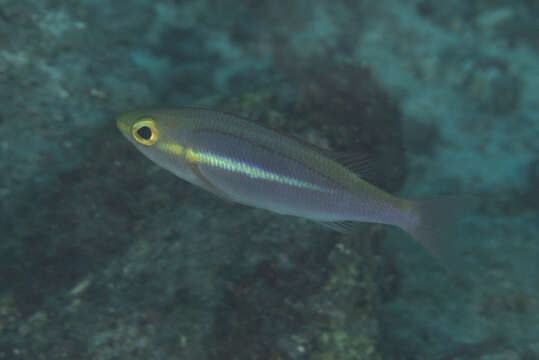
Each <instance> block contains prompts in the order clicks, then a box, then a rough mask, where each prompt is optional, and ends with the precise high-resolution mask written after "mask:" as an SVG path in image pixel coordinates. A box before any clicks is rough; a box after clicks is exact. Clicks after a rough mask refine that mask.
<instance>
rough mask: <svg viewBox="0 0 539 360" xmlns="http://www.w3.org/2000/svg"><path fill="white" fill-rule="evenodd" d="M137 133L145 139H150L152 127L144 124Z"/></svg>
mask: <svg viewBox="0 0 539 360" xmlns="http://www.w3.org/2000/svg"><path fill="white" fill-rule="evenodd" d="M137 135H138V136H140V137H141V138H142V139H144V140H150V138H151V137H152V129H150V128H149V127H147V126H143V127H141V128H140V129H138V130H137Z"/></svg>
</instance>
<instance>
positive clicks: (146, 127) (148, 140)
mask: <svg viewBox="0 0 539 360" xmlns="http://www.w3.org/2000/svg"><path fill="white" fill-rule="evenodd" d="M131 134H132V135H133V138H134V139H135V140H136V141H137V142H138V143H139V144H142V145H146V146H151V145H153V144H155V142H156V141H157V139H158V138H159V131H157V127H156V126H155V122H154V121H153V119H150V118H144V119H140V120H139V121H137V122H136V123H135V124H133V129H132V130H131Z"/></svg>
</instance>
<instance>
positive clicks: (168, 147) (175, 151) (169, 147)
mask: <svg viewBox="0 0 539 360" xmlns="http://www.w3.org/2000/svg"><path fill="white" fill-rule="evenodd" d="M157 147H158V148H159V149H160V150H163V151H164V152H167V153H169V154H172V155H178V156H180V155H182V154H183V151H184V150H185V148H184V147H183V146H181V145H178V144H167V143H159V144H157Z"/></svg>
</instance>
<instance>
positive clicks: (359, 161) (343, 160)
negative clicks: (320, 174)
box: [327, 150, 375, 181]
mask: <svg viewBox="0 0 539 360" xmlns="http://www.w3.org/2000/svg"><path fill="white" fill-rule="evenodd" d="M327 155H328V156H329V157H331V158H332V159H333V160H335V161H337V162H338V163H339V164H341V165H342V166H344V167H345V168H347V169H348V170H350V171H353V172H354V173H356V174H357V175H358V176H359V177H360V178H362V179H364V180H367V181H371V180H374V179H375V169H374V166H373V157H372V155H370V154H363V153H356V152H351V151H350V152H348V151H340V152H335V151H329V150H328V151H327Z"/></svg>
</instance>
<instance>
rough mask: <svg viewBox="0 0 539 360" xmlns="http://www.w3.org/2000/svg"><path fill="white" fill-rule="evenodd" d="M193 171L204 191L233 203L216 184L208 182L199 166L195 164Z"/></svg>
mask: <svg viewBox="0 0 539 360" xmlns="http://www.w3.org/2000/svg"><path fill="white" fill-rule="evenodd" d="M191 171H193V174H194V175H195V176H196V177H197V178H198V179H199V180H200V183H199V185H200V186H201V187H202V188H203V189H204V190H206V191H209V192H211V193H212V194H214V195H215V196H217V197H219V198H221V199H223V200H228V201H232V199H230V197H228V196H227V195H226V194H225V193H224V192H223V191H222V190H221V189H219V188H218V187H217V186H215V184H214V183H212V182H211V181H210V180H208V178H207V177H205V176H204V174H202V172H201V171H200V169H199V167H198V166H197V164H195V163H192V164H191Z"/></svg>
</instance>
